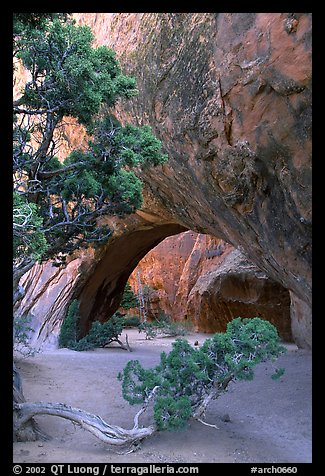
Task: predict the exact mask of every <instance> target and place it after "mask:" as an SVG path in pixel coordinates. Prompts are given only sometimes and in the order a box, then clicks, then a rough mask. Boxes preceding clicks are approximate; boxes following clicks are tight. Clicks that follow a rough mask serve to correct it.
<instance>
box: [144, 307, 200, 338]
mask: <svg viewBox="0 0 325 476" xmlns="http://www.w3.org/2000/svg"><path fill="white" fill-rule="evenodd" d="M191 327H192V326H191V323H190V322H188V321H186V322H179V321H173V320H172V318H171V317H170V316H168V315H167V314H166V313H164V312H161V313H160V314H159V316H158V317H157V319H155V320H154V321H151V322H148V321H146V322H142V323H141V324H140V325H139V332H145V334H146V339H151V338H153V337H157V336H166V337H167V336H168V337H177V336H185V335H186V334H187V333H188V332H189V331H190V329H191Z"/></svg>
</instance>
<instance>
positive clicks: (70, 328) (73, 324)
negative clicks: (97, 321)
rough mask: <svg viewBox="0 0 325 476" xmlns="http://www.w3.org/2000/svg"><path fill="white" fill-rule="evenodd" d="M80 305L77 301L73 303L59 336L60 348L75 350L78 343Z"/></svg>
mask: <svg viewBox="0 0 325 476" xmlns="http://www.w3.org/2000/svg"><path fill="white" fill-rule="evenodd" d="M79 317H80V316H79V303H78V300H77V299H74V300H73V301H71V303H70V305H69V307H68V311H67V314H66V316H65V318H64V321H63V323H62V326H61V330H60V334H59V347H60V348H62V347H67V348H68V349H71V348H73V346H74V345H75V343H76V341H77V334H78V321H79Z"/></svg>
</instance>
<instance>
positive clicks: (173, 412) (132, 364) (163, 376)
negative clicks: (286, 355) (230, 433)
mask: <svg viewBox="0 0 325 476" xmlns="http://www.w3.org/2000/svg"><path fill="white" fill-rule="evenodd" d="M285 351H286V349H285V348H284V347H283V346H281V345H280V340H279V336H278V333H277V330H276V328H275V327H274V326H273V325H272V324H271V323H269V322H267V321H265V320H262V319H260V318H252V319H241V318H236V319H234V320H233V321H231V322H230V323H228V326H227V331H226V332H225V333H219V334H215V335H214V336H213V337H212V338H209V339H207V340H206V341H205V342H204V344H203V345H202V346H201V347H200V348H194V347H192V346H191V345H190V344H189V342H187V341H186V340H185V339H177V340H176V342H174V343H173V349H172V351H171V352H170V353H169V354H168V355H167V354H166V353H165V352H162V353H161V355H160V363H159V364H158V365H157V366H156V367H154V368H152V369H144V368H143V367H142V366H141V364H140V362H139V361H137V360H131V361H129V362H128V363H127V365H126V367H125V368H124V370H123V372H122V373H120V374H119V375H118V378H119V379H120V380H121V381H122V392H123V397H124V398H125V400H127V401H128V402H129V403H130V404H131V405H133V404H145V402H146V401H148V399H149V398H150V396H151V397H152V396H153V398H154V420H155V424H156V427H157V429H158V430H172V429H178V428H182V427H184V426H185V425H186V423H187V422H188V420H189V419H190V418H191V417H194V418H197V419H199V420H200V417H201V415H203V414H204V412H205V409H206V407H207V405H208V404H209V402H210V401H211V400H212V399H216V398H218V397H219V396H220V394H221V393H223V392H225V391H226V389H227V387H228V385H229V383H230V382H231V381H233V380H252V379H253V377H254V367H255V366H256V365H257V364H258V363H260V362H264V361H266V360H270V359H271V360H275V359H276V358H277V357H278V356H279V355H280V354H281V353H283V352H285ZM283 372H284V369H278V370H276V371H275V373H274V374H273V375H272V378H279V377H280V376H281V375H282V374H283ZM200 421H201V420H200Z"/></svg>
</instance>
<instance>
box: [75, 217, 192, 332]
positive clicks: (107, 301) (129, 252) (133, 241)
mask: <svg viewBox="0 0 325 476" xmlns="http://www.w3.org/2000/svg"><path fill="white" fill-rule="evenodd" d="M183 231H186V228H184V227H182V226H180V225H177V224H164V225H159V226H156V227H154V228H151V229H150V231H148V230H147V229H139V230H136V231H132V232H130V233H126V234H125V235H123V236H121V237H119V238H118V239H116V240H113V241H112V242H111V244H110V246H109V247H108V249H107V252H106V253H105V254H104V255H103V257H102V259H101V260H100V261H99V262H98V263H97V265H96V267H95V269H94V271H93V272H92V274H91V275H90V276H89V278H88V279H87V281H86V282H85V284H84V285H83V287H82V290H81V292H80V294H79V295H78V300H79V303H80V305H79V311H80V315H81V319H80V331H81V333H82V334H85V333H87V331H88V330H89V328H90V327H91V323H92V322H93V321H94V320H99V321H101V322H103V321H105V320H107V317H109V316H111V315H112V314H113V313H114V312H115V311H116V310H117V308H118V306H119V304H120V301H121V297H122V294H123V291H124V287H125V284H126V282H127V280H128V278H129V276H130V274H131V273H132V271H133V270H134V268H135V267H136V266H137V264H138V263H139V262H140V261H141V259H142V258H143V257H144V256H145V255H146V254H147V253H148V251H150V250H151V249H152V248H154V247H155V246H157V245H158V244H159V243H160V242H161V241H163V240H164V239H165V238H166V237H167V236H171V235H176V234H178V233H181V232H183Z"/></svg>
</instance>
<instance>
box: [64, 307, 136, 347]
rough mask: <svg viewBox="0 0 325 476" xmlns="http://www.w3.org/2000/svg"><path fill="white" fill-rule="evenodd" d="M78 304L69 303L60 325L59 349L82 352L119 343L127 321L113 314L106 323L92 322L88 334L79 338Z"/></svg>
mask: <svg viewBox="0 0 325 476" xmlns="http://www.w3.org/2000/svg"><path fill="white" fill-rule="evenodd" d="M79 319H80V315H79V302H78V300H77V299H74V300H73V301H71V303H70V305H69V307H68V311H67V314H66V317H65V318H64V321H63V323H62V326H61V329H60V335H59V347H67V348H68V349H72V350H77V351H84V350H91V349H95V348H96V347H105V345H108V344H110V343H111V342H119V343H120V341H119V336H120V335H121V334H122V331H123V329H124V327H125V326H127V325H128V320H127V319H125V318H124V317H120V316H118V315H117V314H114V315H113V316H112V317H111V318H110V319H109V320H108V321H106V322H104V323H101V322H99V321H94V322H93V323H92V326H91V328H90V331H89V333H88V334H87V335H86V336H84V337H82V338H81V339H80V338H79V334H80V331H79Z"/></svg>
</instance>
